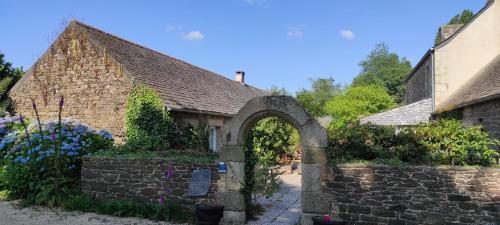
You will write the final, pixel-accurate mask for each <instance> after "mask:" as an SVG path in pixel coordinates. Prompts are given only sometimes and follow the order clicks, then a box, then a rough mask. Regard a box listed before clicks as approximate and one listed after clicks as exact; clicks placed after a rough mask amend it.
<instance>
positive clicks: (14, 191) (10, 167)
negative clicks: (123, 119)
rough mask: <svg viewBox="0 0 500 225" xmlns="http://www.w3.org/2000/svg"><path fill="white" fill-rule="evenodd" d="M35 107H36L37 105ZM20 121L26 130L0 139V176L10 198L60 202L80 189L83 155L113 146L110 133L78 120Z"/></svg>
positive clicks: (48, 204) (45, 203) (51, 203)
mask: <svg viewBox="0 0 500 225" xmlns="http://www.w3.org/2000/svg"><path fill="white" fill-rule="evenodd" d="M33 108H34V109H35V110H36V105H35V104H34V106H33ZM60 108H61V110H62V104H61V106H60ZM37 114H38V113H37ZM37 117H38V116H37ZM19 121H20V123H21V125H23V128H24V129H23V130H24V131H14V132H11V133H9V134H8V135H6V136H5V137H4V138H3V139H2V141H1V142H0V154H1V156H2V158H3V160H2V164H3V172H2V174H1V176H3V177H2V178H3V179H2V180H3V185H4V187H5V188H6V189H8V190H9V191H10V194H9V195H10V197H11V198H21V199H25V200H27V201H28V202H29V203H34V204H38V205H47V206H56V205H59V203H60V202H61V201H62V200H63V199H64V198H65V197H66V196H68V195H69V194H71V193H73V192H75V191H78V190H79V188H78V184H79V179H80V171H81V158H82V156H84V155H89V154H92V153H94V152H96V151H99V150H104V149H108V148H111V147H112V145H113V138H112V136H111V134H110V133H109V132H107V131H103V130H102V131H95V130H93V129H92V128H90V127H89V126H87V125H85V124H81V123H79V122H78V121H76V120H70V119H65V120H62V119H61V118H60V117H59V120H58V121H49V122H40V121H39V120H37V121H36V122H35V123H32V124H30V125H29V126H27V125H26V124H25V121H24V118H23V117H22V116H20V117H19Z"/></svg>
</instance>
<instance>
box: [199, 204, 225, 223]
mask: <svg viewBox="0 0 500 225" xmlns="http://www.w3.org/2000/svg"><path fill="white" fill-rule="evenodd" d="M223 212H224V206H221V205H197V206H196V219H198V224H199V225H218V224H219V222H220V219H221V218H222V216H223Z"/></svg>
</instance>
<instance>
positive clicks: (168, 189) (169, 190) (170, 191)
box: [165, 188, 172, 196]
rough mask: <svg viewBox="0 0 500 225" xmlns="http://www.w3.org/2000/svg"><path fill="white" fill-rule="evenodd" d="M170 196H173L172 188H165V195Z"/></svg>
mask: <svg viewBox="0 0 500 225" xmlns="http://www.w3.org/2000/svg"><path fill="white" fill-rule="evenodd" d="M170 194H172V189H170V188H165V195H167V196H168V195H170Z"/></svg>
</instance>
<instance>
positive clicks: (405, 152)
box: [328, 119, 500, 166]
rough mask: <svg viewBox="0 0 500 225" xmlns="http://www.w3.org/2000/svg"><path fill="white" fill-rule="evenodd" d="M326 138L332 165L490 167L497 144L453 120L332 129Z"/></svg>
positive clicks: (476, 130)
mask: <svg viewBox="0 0 500 225" xmlns="http://www.w3.org/2000/svg"><path fill="white" fill-rule="evenodd" d="M328 137H329V142H330V146H329V151H328V154H329V155H328V157H329V159H330V161H332V162H338V161H346V160H376V161H379V162H384V161H388V160H390V161H394V160H397V161H401V162H405V163H412V164H418V163H429V164H443V165H480V166H489V165H491V163H492V162H494V157H495V156H497V155H498V152H497V151H496V150H494V149H493V147H496V146H498V145H499V144H500V142H499V141H498V140H496V139H494V138H491V137H489V135H488V134H487V133H486V132H484V131H482V130H481V128H480V127H479V126H473V127H469V128H467V127H465V126H464V125H463V124H462V122H461V121H459V120H453V119H442V120H439V121H436V122H430V123H426V124H421V125H418V126H414V127H406V128H401V129H399V130H396V129H395V128H393V127H389V126H377V125H372V124H365V125H361V124H359V123H351V124H349V125H347V126H345V127H336V126H331V127H330V128H329V130H328ZM392 163H394V162H392Z"/></svg>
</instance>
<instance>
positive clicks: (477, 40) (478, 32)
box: [434, 0, 500, 112]
mask: <svg viewBox="0 0 500 225" xmlns="http://www.w3.org/2000/svg"><path fill="white" fill-rule="evenodd" d="M499 54H500V2H499V0H496V1H495V2H494V3H493V4H492V5H491V6H490V7H489V8H487V9H486V10H485V11H484V12H483V13H482V14H481V15H480V16H479V17H476V19H475V20H474V21H472V23H470V24H469V25H468V26H467V27H465V29H464V30H462V31H461V32H460V33H459V34H458V35H456V36H455V37H453V38H452V39H450V40H448V41H446V42H444V43H443V44H441V45H439V46H437V47H436V49H435V87H434V88H435V105H436V111H438V112H439V111H446V110H448V109H451V108H453V106H448V105H442V103H443V102H444V101H445V100H446V99H447V98H449V97H450V96H451V95H452V94H453V93H454V92H456V91H457V90H458V89H459V88H460V87H461V86H462V85H464V84H466V82H467V81H469V80H470V79H471V78H472V77H473V76H474V75H475V74H476V73H477V72H478V71H479V70H480V69H481V68H483V67H484V66H486V65H487V64H488V63H490V62H491V60H493V58H495V57H496V56H497V55H499Z"/></svg>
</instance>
